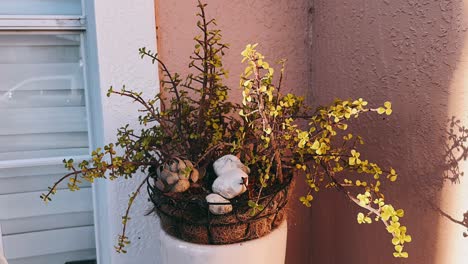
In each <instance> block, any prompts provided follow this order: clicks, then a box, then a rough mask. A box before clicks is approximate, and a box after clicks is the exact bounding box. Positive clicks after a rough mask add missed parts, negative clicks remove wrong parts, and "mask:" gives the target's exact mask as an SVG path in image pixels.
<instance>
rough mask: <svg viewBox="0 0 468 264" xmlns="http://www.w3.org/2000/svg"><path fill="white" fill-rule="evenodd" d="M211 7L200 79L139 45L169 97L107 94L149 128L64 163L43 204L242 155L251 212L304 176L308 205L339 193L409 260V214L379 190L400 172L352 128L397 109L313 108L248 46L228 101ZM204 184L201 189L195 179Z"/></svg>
mask: <svg viewBox="0 0 468 264" xmlns="http://www.w3.org/2000/svg"><path fill="white" fill-rule="evenodd" d="M205 6H206V4H202V3H200V2H199V5H198V7H199V10H200V13H198V14H197V16H199V18H200V20H199V21H198V22H197V27H198V28H199V29H200V32H201V34H200V35H198V36H196V37H195V38H194V40H195V47H194V48H195V49H194V53H193V55H192V56H191V57H190V59H191V61H190V63H189V68H191V69H192V70H193V72H195V73H193V74H189V75H188V76H187V78H185V79H182V78H181V77H180V75H179V74H177V73H174V74H173V73H172V72H170V71H169V69H168V67H167V66H166V65H165V64H164V63H163V62H162V61H161V60H160V59H159V57H158V56H157V54H155V53H153V52H152V51H150V50H147V49H145V48H142V49H140V55H141V57H142V58H149V59H150V60H151V61H152V63H158V64H159V65H160V68H161V72H162V73H163V78H162V81H161V91H162V92H161V93H157V94H156V95H154V96H153V97H152V98H150V99H145V98H144V97H143V95H142V94H141V92H137V91H134V90H131V89H127V88H125V87H123V88H122V89H120V90H114V89H113V88H112V87H111V88H110V89H109V92H108V96H110V95H119V96H123V97H127V98H130V99H131V100H133V101H135V102H136V103H138V104H139V105H140V106H141V110H140V111H141V113H142V114H141V115H140V116H139V117H138V120H139V122H140V125H141V128H140V129H139V130H138V131H136V130H135V129H133V128H131V127H130V126H129V125H125V126H123V127H121V128H120V129H118V131H117V136H118V139H117V142H116V143H114V144H113V143H111V144H108V145H106V146H104V147H103V148H98V149H96V150H95V151H93V152H92V159H91V160H89V161H83V162H80V163H78V164H76V163H75V162H74V161H73V160H64V164H65V167H66V168H67V169H69V170H70V173H69V174H67V175H64V176H63V177H62V178H61V179H59V180H58V181H57V182H56V183H55V184H54V185H53V186H52V187H50V188H49V192H47V193H44V194H43V195H42V196H41V198H42V199H43V200H44V201H50V200H51V195H53V194H54V193H55V192H56V189H57V186H58V185H59V184H60V183H62V182H63V181H65V180H67V179H68V181H69V183H68V187H69V189H70V190H71V191H75V190H79V184H80V183H81V181H82V180H86V181H89V182H93V181H94V180H95V179H101V178H102V179H109V180H115V179H118V178H125V179H130V178H132V176H133V175H134V174H135V173H137V172H139V171H141V172H143V173H146V174H147V175H150V174H151V173H149V171H150V170H152V169H153V170H154V169H155V168H159V167H160V166H162V165H167V164H170V163H171V162H173V161H174V160H175V159H179V158H181V159H184V160H188V161H190V163H192V164H193V168H197V170H198V171H200V174H204V172H205V171H206V170H207V169H208V168H209V166H211V163H212V162H213V161H214V160H215V159H217V158H219V157H220V156H222V155H225V154H234V155H237V156H238V157H240V159H241V160H242V161H243V162H244V163H245V165H247V166H248V167H249V168H250V171H251V173H250V175H249V186H248V188H250V189H256V190H259V191H257V192H248V194H247V195H249V199H250V201H249V202H248V205H249V206H250V207H251V210H252V214H254V215H255V214H256V213H257V212H258V211H262V210H263V209H264V207H263V206H262V205H261V204H260V203H259V198H260V196H261V193H262V191H263V190H264V189H268V188H272V187H274V186H277V185H280V184H282V183H283V182H284V181H285V179H286V178H287V177H286V176H285V173H291V172H292V171H294V172H295V174H294V175H298V177H303V178H298V179H297V180H298V181H303V182H304V183H305V184H307V186H308V187H309V189H308V192H307V193H305V194H304V196H302V197H301V198H300V202H302V203H303V204H304V205H305V206H307V207H310V206H311V205H312V204H311V202H312V201H313V199H314V196H315V195H316V193H317V192H319V191H321V190H323V189H335V190H338V191H339V192H340V193H342V194H344V195H345V196H346V197H347V198H348V199H349V200H350V201H351V202H353V203H354V204H356V205H357V206H358V208H360V209H361V210H360V212H359V213H358V214H357V222H358V223H359V224H370V223H372V222H374V221H375V222H378V221H380V222H382V223H383V225H384V226H385V227H386V230H387V232H388V233H390V236H391V240H392V244H393V245H394V247H395V252H394V253H393V255H394V256H395V257H403V258H406V257H408V253H407V252H404V251H403V247H404V244H405V243H407V242H410V241H411V236H410V235H408V234H407V230H406V227H405V226H403V225H401V223H400V219H401V218H402V217H403V216H404V212H403V210H402V209H396V208H394V206H392V205H391V204H390V203H388V202H387V198H386V197H385V196H384V194H383V193H382V192H381V189H382V187H383V185H384V184H385V183H387V182H394V181H395V180H396V179H397V177H398V174H397V173H396V171H395V170H394V169H393V168H388V169H384V168H382V167H381V166H379V165H378V164H376V163H374V162H372V161H370V160H367V159H365V158H364V157H363V156H362V155H361V153H360V152H359V149H360V146H361V145H362V144H364V142H363V139H362V138H361V137H359V136H357V135H355V134H353V133H350V132H348V125H349V124H350V123H351V121H352V120H353V119H356V118H359V117H360V116H362V115H365V114H380V115H390V114H391V113H392V108H391V106H392V105H391V103H390V102H385V103H384V104H383V106H377V107H369V106H368V102H367V101H365V100H364V99H362V98H358V99H356V100H335V101H334V102H333V103H331V104H330V105H328V106H321V107H318V108H316V109H314V110H311V108H310V107H308V106H306V105H305V103H304V98H303V97H301V96H297V95H295V94H292V93H288V92H283V91H285V90H286V89H285V88H284V87H282V80H283V74H284V71H285V63H286V62H285V60H282V61H280V62H279V65H280V70H279V71H275V70H274V68H273V66H272V65H270V64H269V63H268V62H267V61H266V60H265V57H264V56H263V55H262V54H261V53H259V52H258V51H257V44H254V45H251V44H249V45H247V46H246V48H245V50H244V51H243V52H242V54H241V55H242V62H243V63H245V70H244V72H243V74H242V75H241V78H240V89H241V91H242V95H243V96H242V102H241V103H239V104H235V103H232V102H230V101H229V100H228V99H229V88H228V87H227V86H226V85H224V83H223V80H224V78H225V77H226V76H227V75H228V72H227V71H226V70H225V69H224V68H223V63H222V56H223V55H224V52H225V50H226V49H227V48H228V45H227V44H224V43H222V42H221V33H220V31H219V30H217V29H212V27H213V26H215V25H216V21H215V20H214V19H211V20H208V19H207V18H206V15H205ZM190 170H191V169H188V171H187V174H190ZM147 177H150V176H147ZM147 177H146V178H145V179H144V180H143V181H142V182H141V183H140V184H139V185H138V188H137V189H136V190H135V192H133V193H132V194H131V195H130V199H129V201H128V208H127V210H126V212H125V215H124V216H123V217H122V224H123V229H122V233H121V235H120V236H119V239H118V243H117V246H116V250H117V251H118V252H123V253H125V252H126V251H125V246H126V245H127V244H128V243H129V240H128V237H127V236H126V227H127V222H128V220H129V219H130V217H129V214H130V210H131V207H132V205H133V203H134V200H135V198H136V197H137V195H138V194H139V193H140V192H141V189H142V187H143V186H144V185H145V183H146V180H147ZM196 184H200V183H192V185H196Z"/></svg>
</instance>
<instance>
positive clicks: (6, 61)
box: [0, 34, 88, 161]
mask: <svg viewBox="0 0 468 264" xmlns="http://www.w3.org/2000/svg"><path fill="white" fill-rule="evenodd" d="M80 46H81V43H80V35H77V34H60V35H56V34H50V35H49V34H41V35H9V34H7V35H5V34H3V35H0V72H1V73H2V75H0V93H1V96H0V124H1V128H0V146H1V148H0V161H4V160H11V159H31V158H44V157H54V156H55V157H64V156H70V155H85V154H88V133H87V119H86V105H85V102H86V100H85V90H84V82H83V66H84V65H83V58H82V56H81V52H80Z"/></svg>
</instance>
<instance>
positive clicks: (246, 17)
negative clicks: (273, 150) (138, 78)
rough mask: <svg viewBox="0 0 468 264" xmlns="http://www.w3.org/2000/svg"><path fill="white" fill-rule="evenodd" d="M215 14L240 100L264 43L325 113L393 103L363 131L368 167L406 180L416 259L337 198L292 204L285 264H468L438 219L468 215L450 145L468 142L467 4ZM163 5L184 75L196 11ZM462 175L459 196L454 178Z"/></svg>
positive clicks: (168, 38) (165, 37) (218, 9)
mask: <svg viewBox="0 0 468 264" xmlns="http://www.w3.org/2000/svg"><path fill="white" fill-rule="evenodd" d="M207 2H208V4H209V6H208V13H209V14H210V16H213V17H216V18H217V19H218V24H219V27H220V28H221V29H223V30H224V37H225V40H226V41H227V42H228V43H231V44H232V46H231V49H230V51H229V52H228V54H227V56H226V58H225V64H226V66H227V68H228V69H229V70H230V71H231V78H230V80H229V81H228V83H229V84H230V85H231V87H233V89H236V88H237V82H238V80H237V78H238V76H239V73H240V71H241V70H242V66H241V65H240V64H239V62H240V56H239V53H240V51H241V50H242V49H243V47H244V45H245V44H246V43H255V42H259V43H260V45H259V48H260V49H261V51H263V53H264V54H265V55H266V56H267V59H270V61H273V60H275V59H277V58H288V68H287V73H286V74H287V75H286V87H288V89H289V90H291V91H295V92H297V93H299V94H303V95H305V96H306V100H308V101H309V102H310V103H312V104H314V105H318V104H325V103H329V102H330V101H332V100H333V99H334V98H336V97H340V98H348V97H363V98H365V99H367V100H369V101H371V102H375V103H376V104H377V103H378V104H382V103H383V102H384V101H387V100H390V101H392V102H393V108H394V114H393V115H392V116H390V117H389V118H386V119H385V120H383V119H381V118H378V117H375V116H374V117H363V118H362V120H360V121H359V122H355V123H354V124H353V125H354V126H355V127H356V130H359V131H363V132H362V133H360V134H361V135H362V136H363V137H364V138H365V139H366V142H367V145H366V147H365V148H364V149H363V151H362V152H363V156H364V155H365V156H366V157H368V158H369V159H371V160H374V161H378V162H380V163H381V164H383V165H385V166H389V165H392V166H393V167H395V168H396V169H397V170H398V171H399V175H400V177H399V181H397V183H395V184H394V185H392V186H391V187H389V188H388V190H387V193H388V198H389V199H391V201H392V202H393V203H394V204H395V205H396V206H398V207H403V208H405V209H406V213H407V214H406V217H405V220H404V222H405V224H406V225H407V226H408V229H409V232H411V234H412V235H413V242H412V243H410V244H409V245H408V248H407V249H408V251H409V253H410V257H411V259H410V260H408V261H404V260H399V259H394V258H393V257H392V255H391V252H392V249H393V246H392V245H391V243H390V237H389V236H388V233H387V232H386V231H385V229H384V227H383V226H382V225H379V224H373V225H369V226H359V225H358V224H357V223H356V220H355V219H356V212H357V211H356V207H355V206H354V205H353V204H350V203H349V202H348V201H346V200H345V199H344V198H342V197H341V196H340V195H339V194H336V193H334V192H328V193H323V194H321V195H319V196H318V197H317V199H316V200H315V201H314V202H315V203H314V204H313V207H312V209H311V210H306V209H304V208H302V207H300V206H297V202H296V200H293V201H292V204H293V208H292V209H293V210H294V212H293V214H292V215H291V217H290V224H291V225H290V227H289V228H290V229H289V230H290V237H289V242H288V258H287V262H286V263H287V264H310V263H324V264H328V263H331V264H335V263H336V264H341V263H356V264H357V263H417V264H419V263H420V264H423V263H424V264H435V263H437V264H446V263H451V264H452V263H455V264H458V263H465V261H466V259H468V255H467V254H468V253H467V252H468V239H467V238H463V236H462V233H463V231H464V230H465V229H464V228H463V227H461V226H460V225H457V224H455V223H453V222H452V221H449V220H447V218H446V217H443V216H441V214H440V212H438V211H437V210H436V209H437V208H440V209H442V210H443V211H444V212H446V213H448V214H450V215H451V216H453V217H454V218H455V219H457V220H461V219H462V218H463V216H462V215H463V213H464V212H465V211H468V204H467V203H468V202H467V201H468V197H467V195H468V194H467V193H468V191H467V190H468V184H467V182H468V180H467V179H466V177H467V176H461V175H460V172H462V171H467V164H466V161H465V160H464V158H463V155H466V153H463V150H461V151H462V152H457V151H456V149H452V148H451V147H453V146H454V143H453V141H451V138H455V139H456V140H457V141H458V142H461V141H463V137H462V136H463V135H462V133H461V132H459V131H458V129H455V130H454V131H453V133H451V132H450V130H449V129H448V125H447V120H449V119H450V118H451V117H452V116H455V119H456V120H460V124H461V125H468V114H467V112H468V111H467V110H468V104H467V103H466V100H464V99H466V96H467V92H468V91H467V90H468V88H467V87H468V81H467V77H466V76H467V75H468V74H467V70H468V68H467V67H468V66H467V61H468V44H467V39H466V38H467V20H466V19H467V17H468V8H467V6H466V5H467V2H468V1H466V0H452V1H433V0H391V1H390V0H372V1H370V0H347V1H346V0H326V1H325V0H315V1H310V0H309V1H307V0H300V1H286V0H277V1H273V0H268V1H267V0H265V1H246V0H242V1H224V0H221V1H219V0H218V1H214V0H211V1H210V0H208V1H207ZM156 3H157V11H158V13H157V19H158V22H157V24H158V26H159V30H158V37H159V40H158V48H159V51H160V54H161V56H162V58H163V59H164V60H165V61H167V62H168V66H169V67H170V68H171V69H175V70H177V71H179V72H184V71H185V69H186V66H187V64H188V59H187V58H188V56H189V55H190V53H191V50H192V46H193V41H192V37H193V36H194V34H196V31H195V27H194V25H195V21H196V18H195V16H194V13H195V11H196V9H195V7H194V6H195V4H194V3H195V1H163V0H160V1H156ZM449 134H452V135H454V136H455V137H450V135H449ZM450 153H453V156H451V155H449V154H450ZM460 157H461V158H460ZM454 158H455V160H456V162H454ZM458 158H459V159H458ZM457 171H458V172H457ZM457 174H458V176H460V177H458V181H454V183H453V184H452V183H451V182H450V180H448V178H456V176H457ZM444 177H445V178H444Z"/></svg>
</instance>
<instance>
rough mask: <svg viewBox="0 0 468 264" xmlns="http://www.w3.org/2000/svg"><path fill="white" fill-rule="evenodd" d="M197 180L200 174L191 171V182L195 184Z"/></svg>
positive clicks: (193, 170) (196, 171)
mask: <svg viewBox="0 0 468 264" xmlns="http://www.w3.org/2000/svg"><path fill="white" fill-rule="evenodd" d="M199 178H200V173H199V172H198V170H197V169H192V173H190V180H191V181H192V182H197V181H198V179H199Z"/></svg>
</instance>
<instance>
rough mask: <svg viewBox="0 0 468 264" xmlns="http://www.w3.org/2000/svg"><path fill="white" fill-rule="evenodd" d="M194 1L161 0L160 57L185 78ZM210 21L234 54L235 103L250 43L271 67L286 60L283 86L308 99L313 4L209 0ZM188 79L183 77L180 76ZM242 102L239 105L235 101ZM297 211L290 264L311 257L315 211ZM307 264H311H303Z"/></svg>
mask: <svg viewBox="0 0 468 264" xmlns="http://www.w3.org/2000/svg"><path fill="white" fill-rule="evenodd" d="M196 2H197V1H195V0H191V1H166V0H157V1H156V7H157V14H156V19H157V22H156V23H157V26H158V50H159V53H160V56H161V58H162V59H163V60H164V61H166V62H167V64H168V66H169V68H170V69H172V70H175V71H178V72H180V73H186V72H187V71H186V69H187V65H188V63H189V59H188V58H189V56H190V54H191V52H192V50H193V46H194V45H195V43H194V41H193V37H194V36H195V35H196V34H199V33H198V32H197V31H196V21H197V20H196V17H195V13H196V11H197V9H196ZM204 2H206V3H208V6H207V13H208V16H209V17H212V18H216V19H217V22H218V26H219V28H220V29H221V30H222V32H223V37H224V41H225V42H227V43H230V44H231V46H230V49H229V50H228V51H227V54H226V56H225V58H224V64H225V66H226V68H227V69H228V70H229V71H230V77H229V79H228V80H227V83H228V84H229V86H230V87H231V89H232V94H233V96H232V100H236V98H237V99H238V98H239V95H240V92H239V88H238V85H239V76H240V73H241V71H243V69H244V65H241V63H240V61H241V55H240V53H241V51H242V50H243V49H244V48H245V45H246V44H248V43H257V42H258V43H259V46H258V49H259V51H260V52H262V53H263V54H264V55H265V56H266V60H268V61H269V62H270V65H272V66H273V65H274V63H275V62H276V61H277V60H279V59H282V58H287V59H288V62H287V69H286V76H285V82H284V87H286V88H287V89H288V90H290V91H296V92H298V93H301V94H305V91H308V90H310V89H311V77H312V76H311V71H310V65H311V46H310V31H309V30H310V23H311V22H310V19H311V15H310V12H311V11H312V10H311V7H312V2H311V1H309V0H296V1H290V0H262V1H248V0H240V1H228V0H206V1H204ZM182 76H184V74H182ZM237 102H239V100H238V101H237ZM292 204H293V208H294V210H293V211H294V212H297V213H298V214H299V212H300V214H301V215H300V216H297V217H294V216H291V217H290V220H289V222H288V224H289V234H288V240H289V241H288V244H289V245H291V246H289V248H288V262H287V263H301V262H300V259H305V258H306V257H307V256H308V250H309V248H310V244H309V242H306V241H305V240H303V239H304V238H303V237H302V235H301V234H303V233H304V232H306V233H308V232H307V230H308V229H310V228H311V223H310V222H308V220H307V217H306V216H307V215H308V214H310V213H311V210H307V208H305V207H303V206H302V205H299V202H297V199H294V200H293V202H292ZM304 263H307V262H304Z"/></svg>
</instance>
